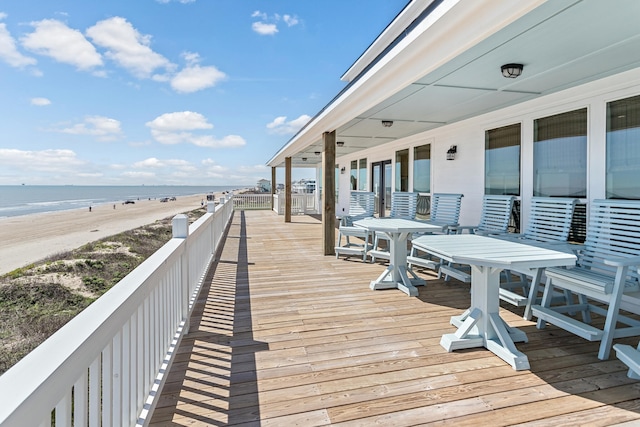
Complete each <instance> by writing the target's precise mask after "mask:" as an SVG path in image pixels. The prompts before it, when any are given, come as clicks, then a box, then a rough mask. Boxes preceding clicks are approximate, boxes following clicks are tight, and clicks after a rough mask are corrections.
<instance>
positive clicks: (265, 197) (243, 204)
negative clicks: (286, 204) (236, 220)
mask: <svg viewBox="0 0 640 427" xmlns="http://www.w3.org/2000/svg"><path fill="white" fill-rule="evenodd" d="M233 207H234V209H236V210H249V209H266V210H269V209H271V193H265V194H246V193H245V194H238V195H235V196H234V197H233Z"/></svg>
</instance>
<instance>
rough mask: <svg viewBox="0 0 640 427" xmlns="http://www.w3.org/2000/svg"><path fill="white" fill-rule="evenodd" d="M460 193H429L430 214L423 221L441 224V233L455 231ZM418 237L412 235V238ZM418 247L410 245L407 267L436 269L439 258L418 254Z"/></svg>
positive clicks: (458, 216)
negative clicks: (427, 218) (415, 266)
mask: <svg viewBox="0 0 640 427" xmlns="http://www.w3.org/2000/svg"><path fill="white" fill-rule="evenodd" d="M462 197H464V196H463V195H462V194H457V193H434V194H432V195H431V215H430V218H429V220H426V221H424V222H426V223H429V224H433V225H438V226H442V227H444V228H443V233H446V234H449V233H452V232H455V228H456V227H458V226H459V223H458V220H459V218H460V207H461V205H462ZM416 237H419V235H414V236H413V238H416ZM420 252H421V251H420V248H419V247H418V248H416V247H413V246H412V247H411V254H410V255H409V256H408V257H407V264H408V265H409V268H412V267H413V266H414V265H417V266H418V267H422V268H429V269H431V270H435V271H438V270H439V267H440V265H441V261H440V260H435V259H432V258H431V257H429V256H428V255H427V256H426V257H425V256H420Z"/></svg>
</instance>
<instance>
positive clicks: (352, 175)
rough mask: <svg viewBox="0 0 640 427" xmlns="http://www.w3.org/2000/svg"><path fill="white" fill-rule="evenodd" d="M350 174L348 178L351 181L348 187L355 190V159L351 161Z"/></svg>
mask: <svg viewBox="0 0 640 427" xmlns="http://www.w3.org/2000/svg"><path fill="white" fill-rule="evenodd" d="M350 174H351V177H350V178H349V179H350V180H351V183H350V187H349V188H351V190H352V191H355V190H357V189H358V161H357V160H352V161H351V171H350Z"/></svg>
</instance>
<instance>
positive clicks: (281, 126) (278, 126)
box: [267, 114, 311, 135]
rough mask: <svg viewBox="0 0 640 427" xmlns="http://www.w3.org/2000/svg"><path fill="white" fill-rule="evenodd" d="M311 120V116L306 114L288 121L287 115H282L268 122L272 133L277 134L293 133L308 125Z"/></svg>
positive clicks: (268, 127)
mask: <svg viewBox="0 0 640 427" xmlns="http://www.w3.org/2000/svg"><path fill="white" fill-rule="evenodd" d="M309 120H311V116H308V115H306V114H303V115H301V116H300V117H298V118H297V119H294V120H291V121H287V117H286V116H280V117H276V118H275V119H274V120H273V121H272V122H271V123H268V124H267V129H269V132H270V133H273V134H276V135H293V134H294V133H296V132H298V131H299V130H300V129H301V128H302V127H303V126H304V125H306V124H307V123H308V122H309Z"/></svg>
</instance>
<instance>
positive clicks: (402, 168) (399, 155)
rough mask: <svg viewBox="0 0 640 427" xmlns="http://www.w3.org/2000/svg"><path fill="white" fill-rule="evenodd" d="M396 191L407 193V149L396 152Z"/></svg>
mask: <svg viewBox="0 0 640 427" xmlns="http://www.w3.org/2000/svg"><path fill="white" fill-rule="evenodd" d="M396 191H409V149H406V150H400V151H396Z"/></svg>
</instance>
